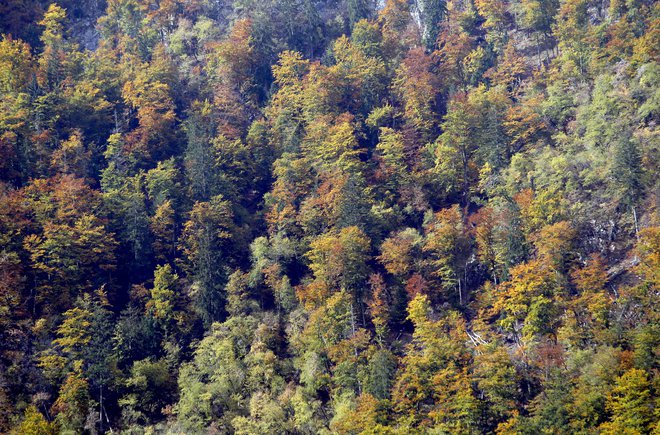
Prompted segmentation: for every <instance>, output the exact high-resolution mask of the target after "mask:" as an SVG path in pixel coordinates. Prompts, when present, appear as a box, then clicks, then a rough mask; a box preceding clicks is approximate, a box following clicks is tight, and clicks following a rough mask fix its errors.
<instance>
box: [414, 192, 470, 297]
mask: <svg viewBox="0 0 660 435" xmlns="http://www.w3.org/2000/svg"><path fill="white" fill-rule="evenodd" d="M425 233H426V237H425V241H424V246H423V250H424V252H427V253H428V258H427V260H426V261H427V263H428V266H429V268H430V270H431V275H432V276H434V277H437V278H439V279H440V284H441V286H442V288H443V290H445V291H446V292H448V291H450V290H456V291H457V292H458V299H459V301H460V303H461V304H463V303H464V302H465V301H467V293H466V290H467V289H466V288H465V287H466V286H467V283H466V280H465V275H466V268H467V259H468V256H469V254H470V243H469V240H468V239H467V237H466V236H465V230H464V228H463V216H462V214H461V212H460V209H459V208H458V205H454V206H453V207H451V208H448V209H445V210H441V211H439V212H438V213H436V214H435V216H434V219H433V220H432V221H431V222H430V223H429V224H428V225H427V227H426V228H425Z"/></svg>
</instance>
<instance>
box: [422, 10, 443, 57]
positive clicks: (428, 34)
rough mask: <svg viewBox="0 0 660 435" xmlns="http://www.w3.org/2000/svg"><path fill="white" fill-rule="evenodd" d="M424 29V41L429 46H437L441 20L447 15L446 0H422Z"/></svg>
mask: <svg viewBox="0 0 660 435" xmlns="http://www.w3.org/2000/svg"><path fill="white" fill-rule="evenodd" d="M418 4H419V6H420V9H421V11H420V12H421V15H422V23H423V29H424V41H425V42H426V46H427V47H428V48H432V47H434V46H435V43H436V40H437V38H438V33H439V31H440V29H439V26H440V22H441V21H442V20H443V19H444V18H445V16H446V15H447V2H446V1H445V0H422V1H420V2H419V3H418Z"/></svg>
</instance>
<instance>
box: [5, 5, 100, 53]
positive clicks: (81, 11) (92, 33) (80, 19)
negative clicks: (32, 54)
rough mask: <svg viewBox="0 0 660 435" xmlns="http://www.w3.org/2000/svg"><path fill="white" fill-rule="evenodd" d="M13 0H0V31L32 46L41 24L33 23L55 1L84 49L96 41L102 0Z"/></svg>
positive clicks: (95, 44) (91, 46)
mask: <svg viewBox="0 0 660 435" xmlns="http://www.w3.org/2000/svg"><path fill="white" fill-rule="evenodd" d="M15 3H17V2H14V1H2V2H0V17H2V19H0V34H7V35H11V36H12V37H13V38H16V39H22V40H24V41H27V42H28V43H29V44H30V45H31V46H32V47H39V46H40V45H41V43H40V41H39V35H40V34H41V27H40V26H39V25H38V24H37V23H38V22H39V21H40V20H41V17H43V14H44V11H46V9H48V6H49V5H50V4H51V3H57V4H59V5H60V6H62V7H63V8H65V9H66V10H67V16H68V18H69V20H70V26H68V28H69V31H70V32H71V36H72V37H73V38H74V39H75V40H76V41H77V42H78V43H79V44H80V47H81V48H83V49H86V50H93V49H95V48H96V46H97V45H98V41H99V34H98V31H97V30H96V21H97V20H98V19H99V18H100V17H101V16H102V15H103V13H104V12H105V8H106V1H105V0H59V1H57V2H54V1H52V0H42V1H39V0H25V1H23V2H21V6H20V7H16V5H15Z"/></svg>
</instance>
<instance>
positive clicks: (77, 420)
mask: <svg viewBox="0 0 660 435" xmlns="http://www.w3.org/2000/svg"><path fill="white" fill-rule="evenodd" d="M92 407H93V402H92V399H91V397H90V396H89V387H88V384H87V379H85V378H84V376H83V373H82V371H81V370H80V367H79V366H78V367H76V368H75V369H74V372H73V373H71V374H69V375H68V376H67V378H66V380H65V381H64V384H62V387H61V388H60V391H59V396H58V398H57V400H56V401H55V403H54V404H53V407H52V409H51V411H52V412H53V413H54V414H55V420H56V421H57V423H58V424H59V426H60V428H61V430H63V431H64V432H70V433H81V432H83V431H84V428H85V427H86V420H87V414H88V413H89V412H90V410H91V409H92Z"/></svg>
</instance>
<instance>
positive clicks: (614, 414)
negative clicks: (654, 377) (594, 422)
mask: <svg viewBox="0 0 660 435" xmlns="http://www.w3.org/2000/svg"><path fill="white" fill-rule="evenodd" d="M652 403H653V402H652V398H651V390H650V384H649V381H648V375H647V374H646V372H645V371H643V370H639V369H630V370H628V371H627V372H625V373H624V374H623V375H621V377H619V378H617V380H616V385H615V387H614V388H613V389H612V390H611V391H610V394H609V395H608V397H607V402H606V404H605V406H606V408H607V410H608V411H609V412H610V414H611V418H610V421H608V422H606V423H603V424H602V425H601V426H600V429H601V430H602V431H603V432H604V433H607V434H615V433H628V432H629V433H645V432H647V431H649V430H651V429H652V427H651V424H652V423H651V422H652V421H653V416H652V409H653V405H652Z"/></svg>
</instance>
